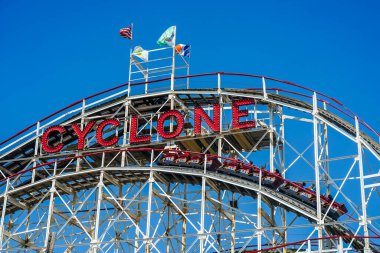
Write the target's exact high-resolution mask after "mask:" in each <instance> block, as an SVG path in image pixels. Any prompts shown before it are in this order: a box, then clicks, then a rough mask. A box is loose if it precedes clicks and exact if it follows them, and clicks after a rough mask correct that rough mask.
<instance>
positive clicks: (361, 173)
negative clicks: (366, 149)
mask: <svg viewBox="0 0 380 253" xmlns="http://www.w3.org/2000/svg"><path fill="white" fill-rule="evenodd" d="M355 127H356V143H357V146H358V157H357V159H358V164H359V178H360V196H361V204H362V217H361V222H362V225H363V229H364V236H366V237H367V238H364V253H367V252H370V249H369V239H368V235H369V233H368V221H367V204H366V199H365V189H364V171H363V156H362V143H361V140H360V127H359V121H358V117H356V116H355Z"/></svg>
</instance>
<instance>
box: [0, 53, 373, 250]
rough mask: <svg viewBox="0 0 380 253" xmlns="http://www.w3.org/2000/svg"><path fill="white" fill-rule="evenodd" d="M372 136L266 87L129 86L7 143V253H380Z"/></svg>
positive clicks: (291, 93)
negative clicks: (34, 252) (356, 252)
mask: <svg viewBox="0 0 380 253" xmlns="http://www.w3.org/2000/svg"><path fill="white" fill-rule="evenodd" d="M132 63H133V64H132V65H134V66H137V68H138V70H137V71H136V72H133V69H131V71H130V73H132V74H133V73H139V72H141V69H143V67H142V65H141V64H142V63H138V62H137V60H136V59H135V60H132ZM139 64H140V65H139ZM170 71H171V69H170ZM130 80H132V79H131V78H130ZM230 87H233V88H230ZM9 124H10V123H7V127H11V125H9ZM378 138H379V134H378V133H377V132H376V131H375V130H373V129H372V128H371V127H370V126H369V125H368V124H366V123H365V122H364V121H363V120H362V119H360V118H359V117H358V116H357V115H355V114H354V113H353V112H352V111H350V110H349V109H348V108H346V107H345V106H344V105H343V104H342V103H341V102H339V101H338V100H336V99H334V98H332V97H329V96H327V95H324V94H322V93H319V92H317V91H314V90H312V89H309V88H306V87H303V86H300V85H298V84H295V83H291V82H287V81H281V80H277V79H274V78H270V77H265V76H258V75H251V74H241V73H228V72H215V73H206V74H198V75H189V74H185V75H172V76H170V77H165V78H152V79H149V80H147V79H146V78H143V80H141V81H138V80H134V81H129V82H128V83H126V84H122V85H119V86H116V87H114V88H111V89H108V90H106V91H103V92H99V93H97V94H95V95H92V96H89V97H87V98H84V99H81V100H79V101H77V102H75V103H73V104H71V105H69V106H67V107H65V108H63V109H61V110H59V111H58V112H55V113H53V114H51V115H49V116H47V117H45V118H43V119H41V120H40V121H38V122H37V123H35V124H33V125H31V126H29V127H27V128H25V129H24V130H22V131H20V132H18V133H17V134H15V135H14V136H12V137H10V138H8V139H7V140H5V141H2V142H1V143H0V172H1V183H0V188H1V195H0V209H1V210H2V212H1V222H0V251H1V252H24V251H27V252H29V251H30V252H33V251H36V252H52V250H54V252H183V253H185V252H241V253H243V252H245V253H249V252H250V253H253V252H351V251H359V252H380V248H379V246H378V241H379V236H378V234H379V233H380V231H379V226H378V218H379V216H378V211H377V206H378V204H379V203H380V201H379V200H380V198H379V192H378V190H377V187H378V186H379V185H380V182H379V181H380V180H379V179H380V178H379V175H380V174H379V172H378V171H377V170H378V168H379V161H380V145H379V143H378V141H377V140H378Z"/></svg>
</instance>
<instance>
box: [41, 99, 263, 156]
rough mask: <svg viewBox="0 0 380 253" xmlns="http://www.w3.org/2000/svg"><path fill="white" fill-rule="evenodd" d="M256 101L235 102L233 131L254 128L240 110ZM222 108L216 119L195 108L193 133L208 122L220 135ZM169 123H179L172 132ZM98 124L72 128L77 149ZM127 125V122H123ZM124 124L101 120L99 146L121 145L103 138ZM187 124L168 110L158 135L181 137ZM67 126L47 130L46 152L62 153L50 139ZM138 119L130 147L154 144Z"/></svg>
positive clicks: (180, 115) (113, 138) (133, 118)
mask: <svg viewBox="0 0 380 253" xmlns="http://www.w3.org/2000/svg"><path fill="white" fill-rule="evenodd" d="M254 103H255V101H254V100H253V99H241V100H237V101H234V102H232V128H233V129H246V128H253V127H255V125H256V124H255V121H253V120H245V121H244V120H242V119H241V118H244V117H247V116H248V110H246V109H241V108H240V107H241V106H249V105H253V104H254ZM220 111H221V107H220V105H219V104H214V105H213V118H212V119H211V117H210V116H209V115H208V114H207V113H206V111H205V110H204V109H203V108H202V107H201V106H195V107H194V134H195V135H200V134H201V133H202V131H201V124H202V121H203V122H204V123H206V124H207V125H208V126H209V128H210V129H211V130H212V131H213V132H215V133H219V132H220V122H221V119H220V118H221V113H220ZM168 121H170V122H173V121H175V122H176V127H175V128H174V127H170V129H169V131H168V130H167V129H165V125H166V123H167V122H168ZM96 124H97V122H96V121H90V122H88V123H87V124H83V125H81V124H77V123H73V124H71V125H70V126H69V127H71V130H72V131H73V132H74V134H75V135H76V138H77V140H78V141H77V146H76V149H77V150H83V149H84V147H85V138H86V137H87V136H88V134H89V133H90V132H92V131H93V129H94V127H95V125H96ZM124 124H127V122H124ZM121 125H122V123H121V122H120V121H119V120H118V119H113V118H112V119H106V120H103V121H101V122H100V123H99V124H98V125H97V126H96V127H95V132H96V134H95V136H96V141H97V143H98V144H99V145H100V146H103V147H108V146H113V145H115V144H117V143H118V141H119V139H120V137H119V136H117V135H113V136H107V138H105V137H104V130H105V129H106V128H107V127H116V128H117V127H120V126H121ZM184 125H185V116H184V114H183V112H181V111H179V110H169V111H166V112H164V113H162V114H161V115H160V117H159V118H158V121H157V133H158V135H159V136H161V137H162V138H163V139H172V138H175V137H177V136H179V135H180V134H181V133H182V132H183V130H184ZM69 127H67V126H61V125H55V126H51V127H49V128H47V129H46V131H45V132H44V133H43V135H42V149H43V150H44V151H45V152H47V153H56V152H59V151H61V150H62V148H63V147H64V143H63V142H62V141H61V142H59V143H55V144H51V143H50V142H49V139H50V137H51V135H53V134H59V135H63V134H64V133H65V132H68V130H69V129H68V128H69ZM138 129H139V117H138V116H137V115H133V116H131V118H130V127H129V144H131V145H133V144H137V143H147V142H150V141H151V135H147V134H139V131H138Z"/></svg>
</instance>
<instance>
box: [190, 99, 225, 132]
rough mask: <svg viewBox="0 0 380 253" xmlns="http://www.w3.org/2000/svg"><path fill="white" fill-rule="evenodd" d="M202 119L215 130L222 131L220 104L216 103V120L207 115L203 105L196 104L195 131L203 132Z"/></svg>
mask: <svg viewBox="0 0 380 253" xmlns="http://www.w3.org/2000/svg"><path fill="white" fill-rule="evenodd" d="M202 119H203V120H204V121H205V122H206V124H207V125H208V126H209V127H210V128H211V129H212V131H214V132H219V131H220V106H219V104H214V121H212V120H211V118H210V117H209V116H208V115H207V113H206V112H205V110H203V108H202V107H200V106H196V107H195V109H194V133H195V134H201V132H202V127H201V126H202Z"/></svg>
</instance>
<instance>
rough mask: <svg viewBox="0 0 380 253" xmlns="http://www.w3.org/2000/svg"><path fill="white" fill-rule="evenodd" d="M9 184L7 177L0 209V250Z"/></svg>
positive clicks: (0, 247)
mask: <svg viewBox="0 0 380 253" xmlns="http://www.w3.org/2000/svg"><path fill="white" fill-rule="evenodd" d="M9 185H10V179H9V178H8V179H7V184H6V185H5V191H4V199H3V208H2V211H1V222H0V250H2V249H3V239H4V230H5V229H4V221H5V213H6V211H7V201H8V190H9Z"/></svg>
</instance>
